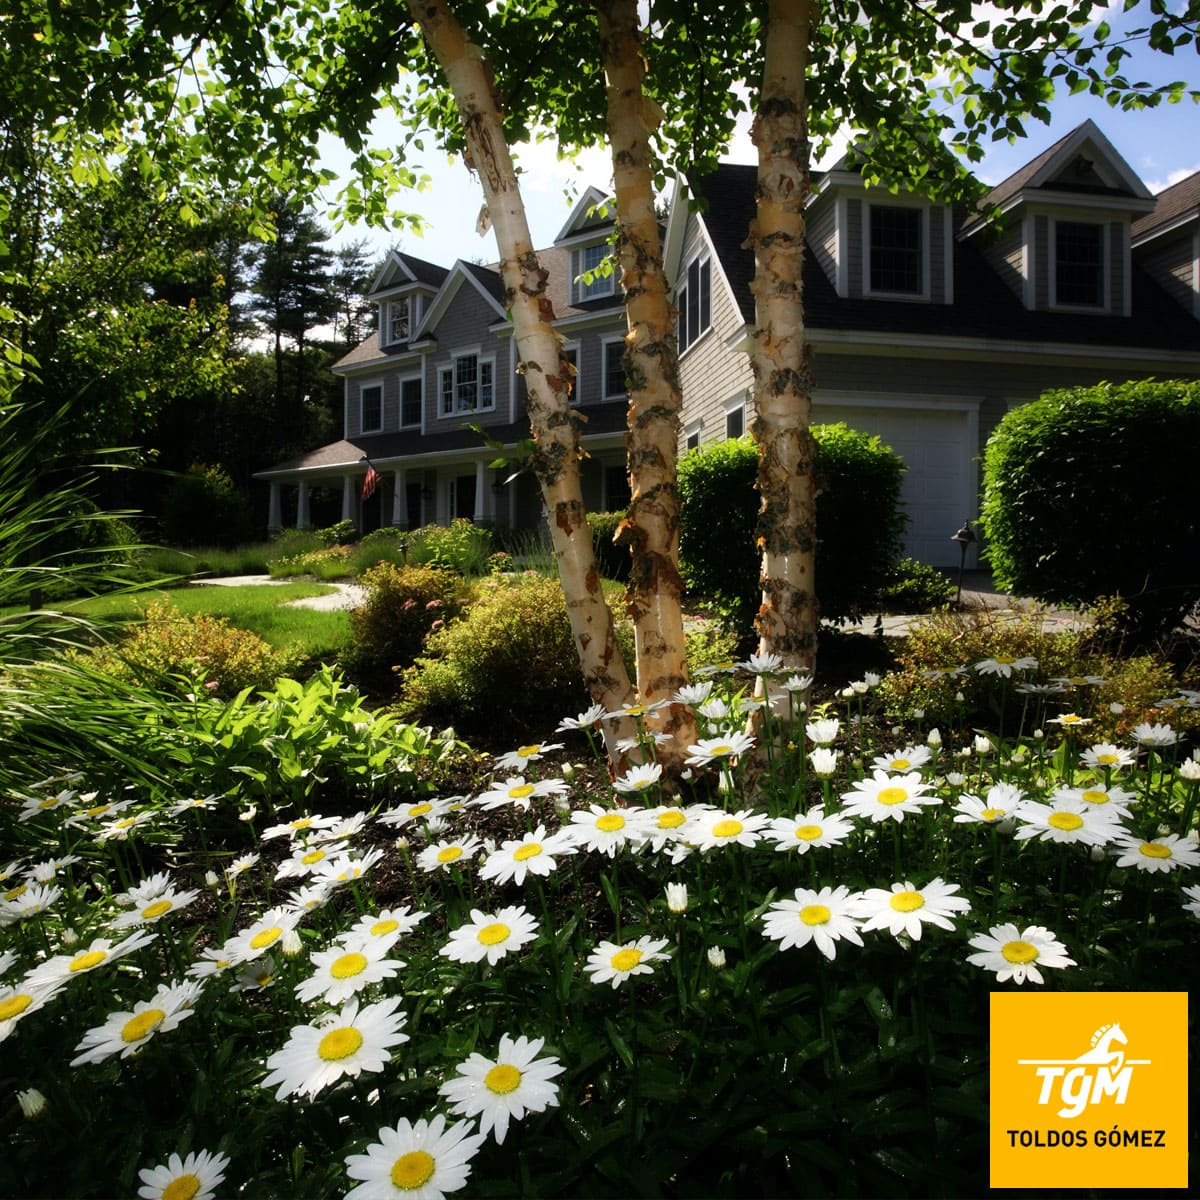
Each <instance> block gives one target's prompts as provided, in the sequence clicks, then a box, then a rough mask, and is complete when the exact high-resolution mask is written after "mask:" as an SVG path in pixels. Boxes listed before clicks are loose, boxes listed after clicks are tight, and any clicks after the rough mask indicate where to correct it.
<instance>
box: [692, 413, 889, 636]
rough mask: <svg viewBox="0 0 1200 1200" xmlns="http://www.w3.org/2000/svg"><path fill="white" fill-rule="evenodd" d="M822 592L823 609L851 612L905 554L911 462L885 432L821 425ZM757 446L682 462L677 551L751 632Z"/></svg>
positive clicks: (755, 590) (747, 443)
mask: <svg viewBox="0 0 1200 1200" xmlns="http://www.w3.org/2000/svg"><path fill="white" fill-rule="evenodd" d="M812 432H813V436H814V438H815V439H816V442H817V459H816V469H817V483H818V488H819V489H820V494H819V496H818V498H817V537H818V543H817V561H816V584H817V598H818V600H819V601H820V606H821V615H822V616H823V617H829V618H833V619H835V620H845V619H849V618H853V617H855V616H857V615H859V614H860V613H861V612H863V611H864V610H865V609H866V608H867V607H868V606H870V604H871V603H872V602H873V601H874V600H875V597H876V596H877V595H878V593H879V590H880V589H881V588H882V587H883V586H884V585H885V584H886V582H887V580H888V579H889V578H890V577H891V575H892V572H893V570H894V568H895V566H896V564H897V562H898V560H899V557H900V549H901V535H902V534H903V532H904V524H905V521H906V520H907V518H906V517H905V516H904V515H903V513H902V512H901V511H900V485H901V479H902V476H903V473H904V463H903V462H902V460H901V459H900V456H899V455H897V454H896V453H895V451H893V450H892V449H890V447H888V446H885V445H884V444H883V443H882V442H881V441H880V440H879V438H877V437H873V436H871V435H869V434H865V433H860V432H858V431H857V430H854V429H850V428H849V427H848V426H846V425H844V424H837V425H815V426H813V430H812ZM757 473H758V452H757V450H756V448H755V446H754V443H753V442H752V441H751V440H750V439H749V438H748V437H747V438H739V439H737V440H732V441H725V442H718V443H717V444H716V445H714V446H708V447H705V448H704V449H703V450H693V451H692V452H691V453H689V454H687V455H685V456H684V457H683V458H682V459H681V460H680V463H679V490H680V496H681V500H682V504H681V519H680V537H679V556H680V564H681V568H682V571H683V576H684V579H685V581H686V582H687V585H688V587H689V588H690V589H691V590H693V591H695V592H697V593H699V594H701V595H703V596H705V597H706V598H707V599H708V600H710V601H711V602H712V603H713V604H714V605H715V607H716V608H717V609H718V611H719V612H720V613H721V615H722V617H723V618H724V620H725V621H726V623H727V624H728V625H730V626H731V627H733V628H736V629H739V630H743V631H748V630H749V628H750V626H751V623H752V622H753V620H754V614H755V613H756V612H757V611H758V606H759V603H760V599H761V593H760V591H759V571H760V565H761V564H760V559H759V554H758V551H757V549H756V548H755V532H754V531H755V524H756V521H757V518H758V493H757V492H756V491H755V489H754V483H755V479H756V477H757Z"/></svg>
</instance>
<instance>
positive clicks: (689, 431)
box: [683, 417, 704, 453]
mask: <svg viewBox="0 0 1200 1200" xmlns="http://www.w3.org/2000/svg"><path fill="white" fill-rule="evenodd" d="M703 435H704V421H703V419H702V418H700V417H697V418H696V420H694V421H690V422H688V424H687V425H685V426H684V427H683V448H684V452H685V453H686V452H687V451H688V450H690V449H691V447H690V446H689V445H688V442H690V441H691V440H692V438H695V439H696V446H697V447H699V445H700V439H701V438H702V437H703Z"/></svg>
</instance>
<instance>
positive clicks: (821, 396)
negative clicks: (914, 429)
mask: <svg viewBox="0 0 1200 1200" xmlns="http://www.w3.org/2000/svg"><path fill="white" fill-rule="evenodd" d="M812 400H813V403H814V404H842V405H845V406H846V407H847V408H907V409H913V408H919V409H930V410H932V411H937V412H967V413H969V412H978V411H979V408H980V405H982V404H983V397H982V396H961V395H954V396H945V397H940V396H931V395H930V394H929V393H928V392H887V393H885V394H882V395H881V394H880V393H879V392H866V391H862V390H861V389H855V390H854V391H849V390H843V389H839V388H813V394H812Z"/></svg>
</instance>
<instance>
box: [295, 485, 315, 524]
mask: <svg viewBox="0 0 1200 1200" xmlns="http://www.w3.org/2000/svg"><path fill="white" fill-rule="evenodd" d="M296 528H297V529H311V528H312V517H311V516H310V515H309V511H308V480H307V479H302V480H300V485H299V494H298V495H297V496H296Z"/></svg>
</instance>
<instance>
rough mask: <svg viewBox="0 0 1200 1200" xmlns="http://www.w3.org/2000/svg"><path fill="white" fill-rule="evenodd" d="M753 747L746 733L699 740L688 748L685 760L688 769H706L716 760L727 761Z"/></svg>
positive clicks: (752, 741) (752, 740)
mask: <svg viewBox="0 0 1200 1200" xmlns="http://www.w3.org/2000/svg"><path fill="white" fill-rule="evenodd" d="M753 745H754V738H752V737H751V736H750V735H749V734H748V733H741V732H738V733H727V734H725V735H723V736H722V737H712V738H701V739H700V740H699V741H698V742H697V743H696V744H695V745H694V746H689V747H688V756H687V759H686V760H685V761H686V763H687V765H688V766H689V767H706V766H708V764H709V763H711V762H716V761H717V760H718V759H722V760H725V761H728V760H729V759H731V758H737V757H739V756H740V755H742V754H745V753H746V751H747V750H749V749H750V747H751V746H753Z"/></svg>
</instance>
